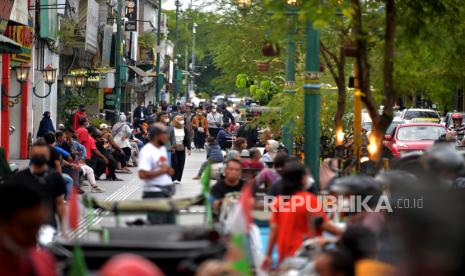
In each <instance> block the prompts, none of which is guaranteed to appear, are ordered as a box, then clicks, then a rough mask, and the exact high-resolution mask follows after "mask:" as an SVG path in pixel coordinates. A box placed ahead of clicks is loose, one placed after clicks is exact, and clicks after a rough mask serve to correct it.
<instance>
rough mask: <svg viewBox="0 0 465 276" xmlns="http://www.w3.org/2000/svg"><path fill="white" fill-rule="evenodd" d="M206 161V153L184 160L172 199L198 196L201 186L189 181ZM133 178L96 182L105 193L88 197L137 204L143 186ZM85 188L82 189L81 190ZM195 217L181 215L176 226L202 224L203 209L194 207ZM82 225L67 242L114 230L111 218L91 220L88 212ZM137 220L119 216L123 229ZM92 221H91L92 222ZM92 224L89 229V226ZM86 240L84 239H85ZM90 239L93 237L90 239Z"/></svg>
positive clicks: (123, 176)
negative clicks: (92, 232)
mask: <svg viewBox="0 0 465 276" xmlns="http://www.w3.org/2000/svg"><path fill="white" fill-rule="evenodd" d="M204 160H206V157H205V153H198V152H193V153H192V155H191V156H187V159H186V167H185V169H184V175H183V178H182V183H181V184H179V185H176V194H175V196H174V198H187V197H195V196H197V195H199V194H200V191H201V186H200V184H199V181H198V180H193V179H192V178H193V177H194V176H195V175H196V174H197V172H198V170H199V168H200V165H201V164H202V162H203V161H204ZM131 171H132V174H118V177H119V178H121V179H123V180H124V181H98V183H97V184H98V185H99V186H100V187H102V188H103V189H104V190H105V193H101V194H93V193H88V195H90V196H92V197H95V198H97V199H99V200H105V201H120V200H138V199H141V198H142V183H141V181H140V179H139V177H138V176H137V170H136V168H132V169H131ZM87 188H88V187H83V189H84V190H86V191H87V190H90V187H89V189H87ZM193 210H195V211H196V212H197V213H195V214H180V215H179V217H178V222H179V224H182V225H192V224H202V223H203V216H204V215H203V207H200V206H199V207H196V208H194V209H193ZM81 211H82V212H81V218H82V219H81V222H80V224H79V227H78V229H77V230H76V231H74V232H73V233H72V234H71V235H70V236H69V238H72V239H76V238H78V239H82V238H83V237H85V236H86V234H87V233H88V231H87V230H88V229H89V228H99V227H101V226H104V227H113V226H115V225H116V220H115V218H114V216H113V215H111V214H106V213H103V212H99V211H97V210H94V215H93V217H92V219H90V217H89V215H88V214H89V213H88V210H81ZM138 218H142V219H145V216H144V215H123V216H120V223H119V226H121V227H126V223H127V222H130V221H134V220H136V219H138ZM91 220H92V221H91ZM91 223H92V225H90V224H91ZM87 238H89V237H86V239H87ZM90 238H91V239H92V237H90Z"/></svg>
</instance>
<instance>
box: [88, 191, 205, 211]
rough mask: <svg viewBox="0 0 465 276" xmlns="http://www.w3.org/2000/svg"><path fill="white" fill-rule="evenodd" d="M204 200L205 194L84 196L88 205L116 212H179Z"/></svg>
mask: <svg viewBox="0 0 465 276" xmlns="http://www.w3.org/2000/svg"><path fill="white" fill-rule="evenodd" d="M203 200H204V197H203V195H198V196H196V197H192V198H182V199H170V198H159V199H142V200H123V201H104V200H99V199H96V198H93V197H88V196H84V197H83V202H84V205H85V206H86V207H92V208H95V209H102V210H104V211H109V212H114V213H146V212H167V213H171V212H179V211H181V210H185V209H188V208H189V207H191V206H194V205H201V204H202V203H203Z"/></svg>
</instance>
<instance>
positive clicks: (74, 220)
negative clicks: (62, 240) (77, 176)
mask: <svg viewBox="0 0 465 276" xmlns="http://www.w3.org/2000/svg"><path fill="white" fill-rule="evenodd" d="M79 216H80V214H79V202H78V191H77V188H76V187H73V189H72V191H71V196H70V198H69V206H68V223H69V227H70V228H71V229H72V230H76V229H77V228H78V225H79Z"/></svg>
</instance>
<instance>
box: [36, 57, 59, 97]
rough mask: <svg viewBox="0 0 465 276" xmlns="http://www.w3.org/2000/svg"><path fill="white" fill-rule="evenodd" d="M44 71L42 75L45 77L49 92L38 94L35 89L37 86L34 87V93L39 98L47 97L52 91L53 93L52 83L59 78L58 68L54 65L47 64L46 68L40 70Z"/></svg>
mask: <svg viewBox="0 0 465 276" xmlns="http://www.w3.org/2000/svg"><path fill="white" fill-rule="evenodd" d="M40 71H41V72H42V77H43V78H44V82H45V83H46V84H47V85H48V92H47V94H45V95H43V96H41V95H38V94H37V93H36V91H35V88H33V89H32V93H34V95H35V96H36V97H38V98H41V99H44V98H47V97H48V96H49V95H50V93H52V85H53V84H54V83H55V81H56V78H57V69H56V68H52V65H50V64H49V65H47V67H45V68H44V69H42V70H40Z"/></svg>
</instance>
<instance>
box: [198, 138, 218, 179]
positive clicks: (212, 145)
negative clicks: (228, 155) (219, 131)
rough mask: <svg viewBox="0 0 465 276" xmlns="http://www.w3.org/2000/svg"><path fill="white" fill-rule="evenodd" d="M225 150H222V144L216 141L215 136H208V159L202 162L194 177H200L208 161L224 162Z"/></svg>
mask: <svg viewBox="0 0 465 276" xmlns="http://www.w3.org/2000/svg"><path fill="white" fill-rule="evenodd" d="M223 159H224V158H223V152H222V151H221V148H220V146H219V145H218V144H217V143H216V139H215V137H212V136H210V137H208V139H207V161H205V162H203V163H202V166H201V167H200V170H199V172H198V173H197V176H195V177H194V178H193V179H200V176H201V175H202V173H203V171H204V170H205V168H206V167H207V164H208V162H210V163H212V164H213V163H223Z"/></svg>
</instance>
